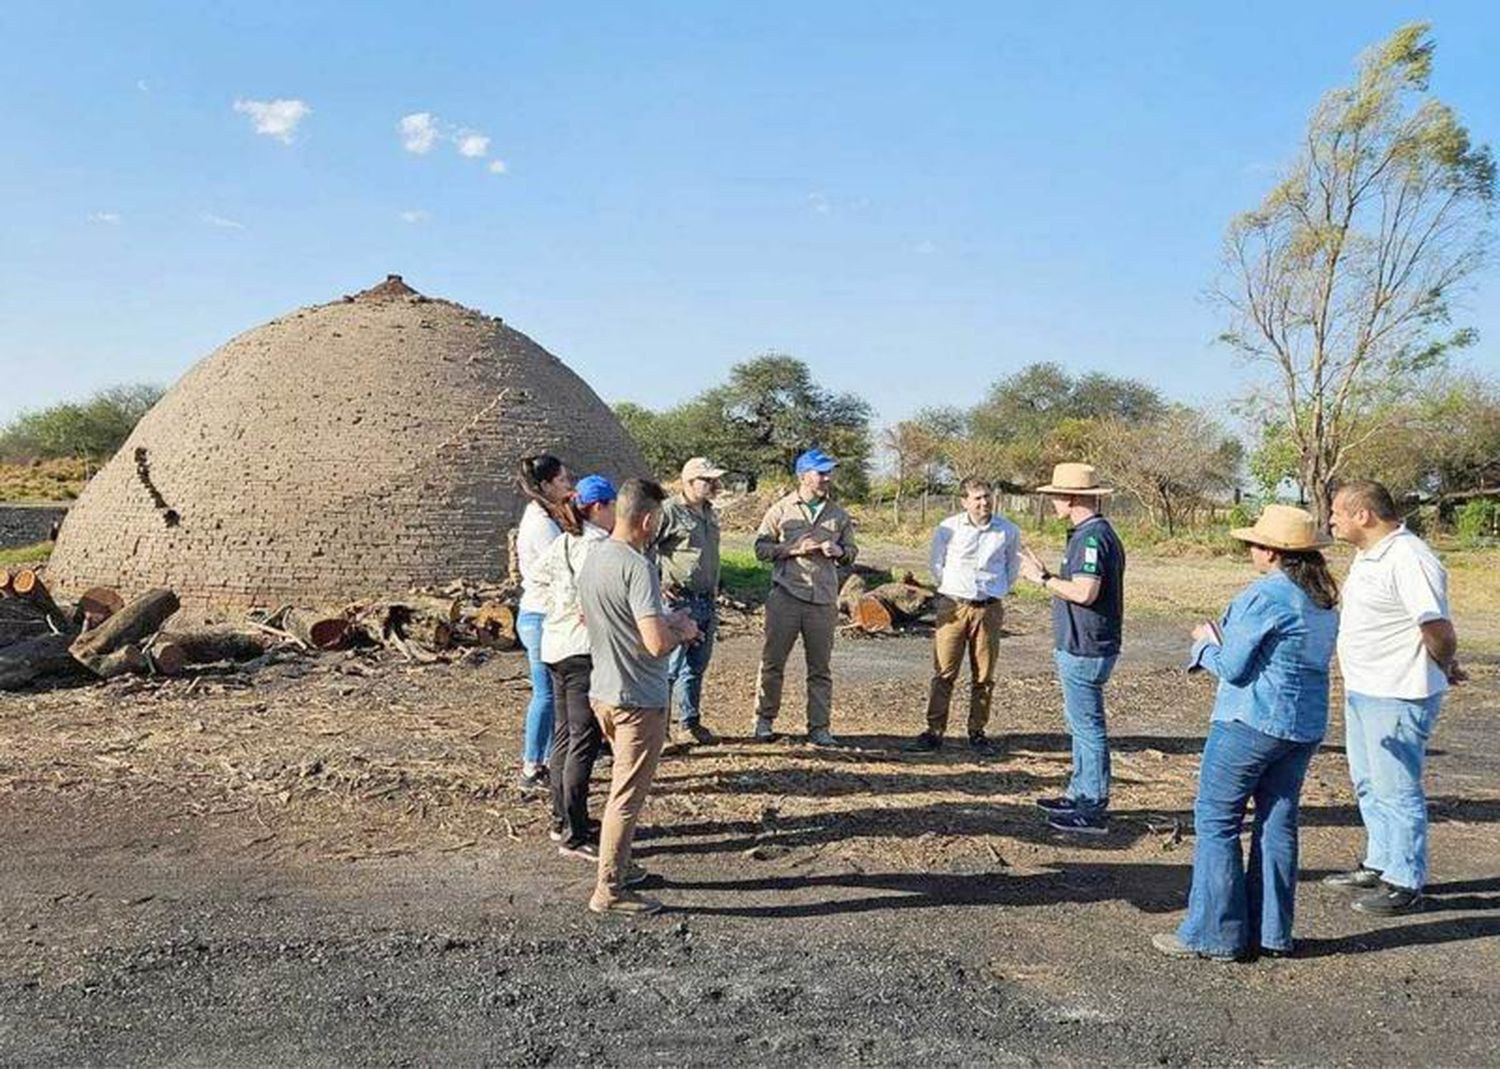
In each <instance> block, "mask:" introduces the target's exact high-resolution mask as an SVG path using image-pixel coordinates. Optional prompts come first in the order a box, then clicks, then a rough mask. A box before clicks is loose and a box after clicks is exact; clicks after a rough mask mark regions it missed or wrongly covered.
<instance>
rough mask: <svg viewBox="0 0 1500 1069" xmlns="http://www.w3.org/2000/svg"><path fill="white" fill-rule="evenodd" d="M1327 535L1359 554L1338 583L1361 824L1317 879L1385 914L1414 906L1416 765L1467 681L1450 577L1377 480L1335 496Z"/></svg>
mask: <svg viewBox="0 0 1500 1069" xmlns="http://www.w3.org/2000/svg"><path fill="white" fill-rule="evenodd" d="M1329 521H1330V525H1331V526H1332V528H1333V534H1334V536H1335V537H1336V538H1338V539H1339V541H1341V542H1347V543H1349V544H1350V545H1352V546H1353V547H1354V548H1355V550H1357V552H1356V553H1355V554H1354V562H1353V563H1352V564H1351V565H1350V566H1349V577H1348V578H1347V579H1345V580H1344V592H1343V602H1344V606H1343V611H1342V613H1341V614H1340V617H1339V667H1340V669H1342V671H1343V673H1344V752H1345V753H1346V754H1347V755H1348V758H1349V776H1350V778H1351V779H1352V780H1353V781H1354V795H1355V800H1356V801H1358V802H1359V814H1360V819H1361V820H1362V821H1363V823H1364V826H1365V837H1366V846H1365V856H1364V859H1363V860H1362V861H1361V862H1360V863H1359V865H1358V866H1356V867H1355V868H1354V869H1352V870H1350V871H1348V872H1337V873H1334V874H1333V875H1331V876H1328V877H1326V878H1325V879H1324V882H1325V883H1330V884H1333V885H1335V886H1342V887H1348V888H1354V889H1360V890H1366V891H1369V892H1370V893H1369V894H1366V895H1364V896H1362V897H1360V898H1357V899H1355V900H1354V902H1353V906H1354V908H1355V909H1357V910H1359V911H1361V912H1363V913H1373V914H1375V915H1376V916H1381V917H1391V916H1398V915H1400V914H1403V913H1411V912H1415V911H1417V910H1419V909H1421V908H1422V887H1423V885H1424V884H1425V883H1426V882H1427V797H1426V795H1425V794H1424V793H1423V790H1422V766H1423V764H1424V760H1425V758H1426V755H1427V740H1428V739H1429V738H1431V737H1432V731H1433V728H1435V727H1436V726H1437V719H1438V711H1439V709H1440V708H1441V707H1442V704H1443V694H1444V692H1445V691H1447V689H1448V687H1449V685H1450V684H1453V683H1457V682H1460V681H1461V680H1463V679H1465V678H1467V677H1466V676H1465V674H1464V672H1463V670H1462V669H1460V668H1459V666H1458V636H1457V634H1456V633H1455V632H1454V630H1453V617H1452V615H1451V614H1450V613H1449V610H1448V573H1447V572H1446V571H1445V570H1444V568H1443V565H1442V563H1441V562H1440V561H1439V560H1438V559H1437V556H1436V555H1435V554H1434V553H1433V552H1432V550H1430V549H1428V548H1427V544H1426V543H1425V542H1423V541H1422V540H1421V539H1420V538H1418V537H1417V536H1416V535H1415V534H1413V533H1412V532H1411V531H1408V530H1407V529H1406V526H1405V525H1404V524H1403V523H1402V522H1401V513H1400V512H1399V511H1398V510H1397V508H1396V503H1395V501H1394V500H1392V498H1391V495H1390V492H1389V491H1388V490H1387V489H1386V488H1385V487H1384V486H1382V485H1380V484H1379V483H1377V482H1364V481H1361V482H1350V483H1345V484H1344V485H1343V486H1342V487H1340V488H1339V491H1338V493H1337V494H1335V495H1334V498H1333V508H1332V510H1331V512H1330V516H1329Z"/></svg>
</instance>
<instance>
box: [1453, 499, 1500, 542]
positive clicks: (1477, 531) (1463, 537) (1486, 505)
mask: <svg viewBox="0 0 1500 1069" xmlns="http://www.w3.org/2000/svg"><path fill="white" fill-rule="evenodd" d="M1455 523H1456V526H1457V528H1458V540H1459V541H1460V542H1462V543H1463V544H1464V545H1466V546H1473V545H1478V544H1479V543H1480V542H1482V541H1484V540H1485V539H1486V538H1489V537H1491V536H1492V535H1494V533H1495V529H1496V527H1497V526H1500V502H1497V501H1491V500H1486V499H1485V498H1482V497H1476V498H1474V500H1472V501H1469V502H1466V503H1465V504H1464V507H1463V508H1461V509H1459V510H1458V516H1457V517H1456V518H1455Z"/></svg>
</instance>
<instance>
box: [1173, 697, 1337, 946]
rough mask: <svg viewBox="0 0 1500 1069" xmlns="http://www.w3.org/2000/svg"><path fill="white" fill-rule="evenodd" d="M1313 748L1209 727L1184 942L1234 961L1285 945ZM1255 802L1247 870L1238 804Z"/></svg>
mask: <svg viewBox="0 0 1500 1069" xmlns="http://www.w3.org/2000/svg"><path fill="white" fill-rule="evenodd" d="M1317 750H1318V744H1317V743H1316V742H1291V741H1289V740H1287V739H1278V738H1275V737H1274V736H1271V735H1267V734H1266V733H1265V732H1263V731H1257V730H1256V729H1255V728H1253V727H1251V726H1250V725H1248V724H1244V723H1241V722H1240V721H1238V720H1219V721H1215V722H1214V724H1213V725H1212V726H1211V727H1210V728H1209V729H1208V741H1207V742H1206V743H1205V744H1204V746H1203V763H1202V765H1201V766H1200V767H1199V770H1198V801H1197V804H1195V805H1194V806H1193V825H1194V829H1195V834H1196V835H1197V839H1198V843H1197V847H1196V848H1195V850H1194V852H1193V888H1192V890H1191V891H1190V892H1189V893H1188V912H1187V917H1186V918H1184V919H1183V922H1182V925H1181V926H1180V927H1179V928H1178V929H1177V938H1178V939H1181V940H1182V942H1183V943H1184V945H1186V946H1190V947H1192V948H1193V949H1194V950H1197V951H1199V952H1201V953H1204V954H1213V955H1224V956H1235V957H1238V956H1240V955H1243V954H1245V953H1246V952H1247V951H1249V950H1250V949H1251V948H1254V947H1258V948H1260V949H1262V950H1281V951H1289V950H1291V949H1292V911H1293V906H1294V905H1295V902H1296V896H1297V800H1298V798H1299V797H1300V796H1301V794H1302V779H1303V777H1304V776H1306V775H1307V763H1308V762H1309V761H1311V760H1312V756H1313V754H1314V753H1316V752H1317ZM1251 798H1254V799H1255V825H1254V827H1253V828H1252V829H1251V832H1250V858H1249V863H1248V866H1247V865H1246V864H1244V863H1242V860H1241V857H1240V828H1241V826H1242V825H1243V824H1244V822H1245V804H1246V803H1247V802H1248V801H1249V800H1250V799H1251Z"/></svg>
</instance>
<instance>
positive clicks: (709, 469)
mask: <svg viewBox="0 0 1500 1069" xmlns="http://www.w3.org/2000/svg"><path fill="white" fill-rule="evenodd" d="M723 475H724V469H723V468H721V467H719V466H718V465H717V464H715V463H714V462H713V461H711V460H709V459H708V458H707V457H693V459H691V460H689V461H688V462H687V463H686V464H684V465H683V466H682V481H683V482H688V481H690V480H692V479H719V478H722V477H723Z"/></svg>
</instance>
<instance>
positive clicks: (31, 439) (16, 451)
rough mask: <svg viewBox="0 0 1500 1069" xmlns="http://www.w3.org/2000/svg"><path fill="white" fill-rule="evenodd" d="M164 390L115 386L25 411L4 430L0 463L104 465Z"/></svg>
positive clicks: (148, 386)
mask: <svg viewBox="0 0 1500 1069" xmlns="http://www.w3.org/2000/svg"><path fill="white" fill-rule="evenodd" d="M162 392H163V391H162V388H161V387H160V386H152V385H145V384H138V385H131V386H113V387H111V388H109V389H107V390H101V391H100V392H98V393H96V394H94V395H93V396H92V397H90V398H88V399H87V400H85V401H82V402H67V403H64V404H59V405H53V406H51V407H50V408H44V409H40V410H38V411H35V412H23V413H21V414H20V415H19V416H17V417H16V418H15V419H14V420H12V421H11V422H10V423H9V424H8V425H7V426H5V427H4V428H3V429H0V459H4V460H8V461H13V462H14V461H29V460H55V459H59V458H63V457H77V458H81V459H84V460H87V461H90V462H92V463H103V462H104V461H105V460H108V459H109V458H110V457H112V456H113V455H114V454H115V451H116V450H117V449H119V448H120V446H121V445H123V444H124V442H125V439H126V438H128V437H130V432H131V431H133V430H134V429H135V425H136V424H137V423H139V422H140V420H141V417H142V416H144V415H145V414H146V413H147V412H148V411H149V410H150V408H151V406H152V405H154V404H156V402H157V401H158V400H160V398H161V395H162Z"/></svg>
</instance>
